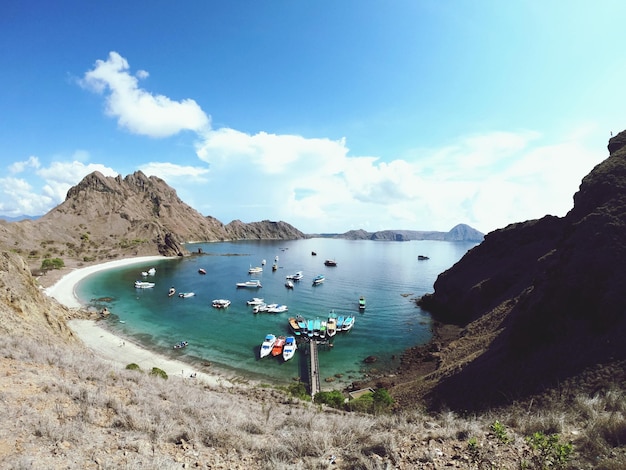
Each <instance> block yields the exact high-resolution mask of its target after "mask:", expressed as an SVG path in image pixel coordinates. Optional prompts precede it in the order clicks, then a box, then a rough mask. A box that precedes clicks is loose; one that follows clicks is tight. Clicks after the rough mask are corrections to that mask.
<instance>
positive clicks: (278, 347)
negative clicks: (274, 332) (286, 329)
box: [272, 336, 286, 356]
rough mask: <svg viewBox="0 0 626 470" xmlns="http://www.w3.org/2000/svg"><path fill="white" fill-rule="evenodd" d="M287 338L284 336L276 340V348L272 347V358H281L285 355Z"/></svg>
mask: <svg viewBox="0 0 626 470" xmlns="http://www.w3.org/2000/svg"><path fill="white" fill-rule="evenodd" d="M285 340H286V338H285V337H284V336H279V337H278V338H276V341H275V342H274V346H272V356H279V355H281V354H282V353H283V346H284V345H285Z"/></svg>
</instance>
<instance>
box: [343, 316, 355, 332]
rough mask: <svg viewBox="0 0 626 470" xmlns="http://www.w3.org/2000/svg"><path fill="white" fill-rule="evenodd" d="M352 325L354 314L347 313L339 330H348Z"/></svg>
mask: <svg viewBox="0 0 626 470" xmlns="http://www.w3.org/2000/svg"><path fill="white" fill-rule="evenodd" d="M353 326H354V316H352V315H348V316H347V317H346V318H344V320H343V325H341V331H349V330H351V329H352V327H353Z"/></svg>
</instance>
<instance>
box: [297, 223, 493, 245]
mask: <svg viewBox="0 0 626 470" xmlns="http://www.w3.org/2000/svg"><path fill="white" fill-rule="evenodd" d="M308 236H309V237H311V238H315V237H320V238H344V239H346V240H382V241H395V242H408V241H411V240H438V241H455V242H456V241H469V242H482V241H483V240H484V238H485V235H484V234H483V233H481V232H479V231H478V230H476V229H473V228H472V227H470V226H469V225H465V224H458V225H455V226H454V227H453V228H452V229H451V230H449V231H448V232H436V231H421V230H380V231H378V232H367V231H365V230H350V231H349V232H346V233H342V234H338V233H321V234H315V235H308Z"/></svg>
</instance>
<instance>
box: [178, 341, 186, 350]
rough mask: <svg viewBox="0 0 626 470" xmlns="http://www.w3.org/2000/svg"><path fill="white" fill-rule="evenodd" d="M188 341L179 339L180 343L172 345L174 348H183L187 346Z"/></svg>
mask: <svg viewBox="0 0 626 470" xmlns="http://www.w3.org/2000/svg"><path fill="white" fill-rule="evenodd" d="M188 344H189V343H188V342H187V341H181V342H180V343H176V344H175V345H174V349H184V348H186V347H187V345H188Z"/></svg>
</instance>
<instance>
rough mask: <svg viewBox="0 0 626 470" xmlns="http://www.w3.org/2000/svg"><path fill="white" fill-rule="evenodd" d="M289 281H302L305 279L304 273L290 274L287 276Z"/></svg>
mask: <svg viewBox="0 0 626 470" xmlns="http://www.w3.org/2000/svg"><path fill="white" fill-rule="evenodd" d="M286 277H287V279H289V280H290V281H299V280H300V279H302V278H303V277H304V274H302V271H298V272H297V273H295V274H289V275H288V276H286Z"/></svg>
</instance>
